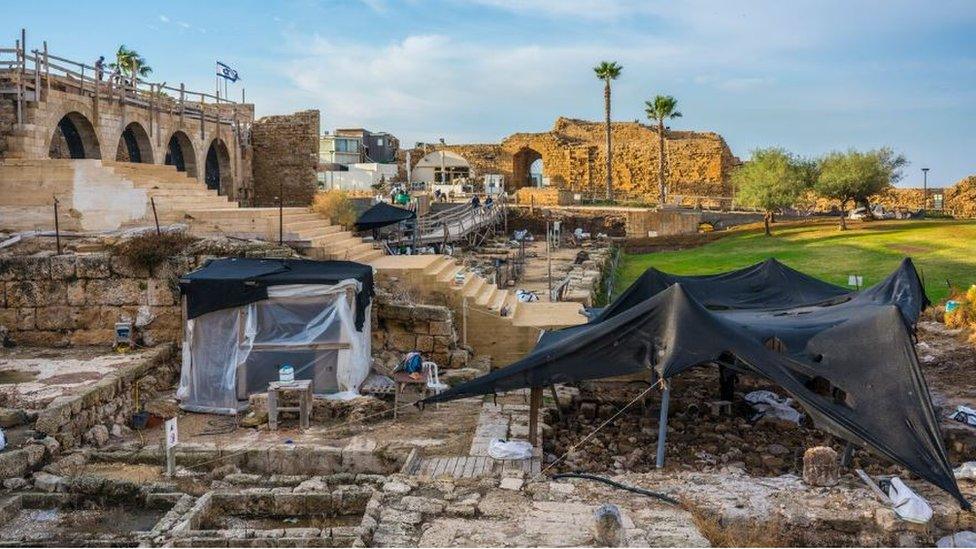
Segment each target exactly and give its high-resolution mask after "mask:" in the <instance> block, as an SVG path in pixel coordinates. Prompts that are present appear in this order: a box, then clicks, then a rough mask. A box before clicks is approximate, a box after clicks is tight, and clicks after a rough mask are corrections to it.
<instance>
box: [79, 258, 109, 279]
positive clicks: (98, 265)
mask: <svg viewBox="0 0 976 549" xmlns="http://www.w3.org/2000/svg"><path fill="white" fill-rule="evenodd" d="M76 265H77V276H78V278H86V279H90V278H108V277H110V276H112V268H111V265H110V261H109V257H108V255H105V254H84V255H79V256H77V259H76Z"/></svg>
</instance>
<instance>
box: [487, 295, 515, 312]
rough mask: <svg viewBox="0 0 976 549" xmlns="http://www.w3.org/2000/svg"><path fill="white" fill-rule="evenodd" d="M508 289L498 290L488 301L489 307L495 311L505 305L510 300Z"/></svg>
mask: <svg viewBox="0 0 976 549" xmlns="http://www.w3.org/2000/svg"><path fill="white" fill-rule="evenodd" d="M510 293H511V292H509V291H508V290H498V291H497V292H495V295H493V296H492V298H491V301H489V302H488V308H489V309H491V310H493V311H499V310H501V308H502V307H503V306H504V305H505V302H506V301H507V300H508V294H510Z"/></svg>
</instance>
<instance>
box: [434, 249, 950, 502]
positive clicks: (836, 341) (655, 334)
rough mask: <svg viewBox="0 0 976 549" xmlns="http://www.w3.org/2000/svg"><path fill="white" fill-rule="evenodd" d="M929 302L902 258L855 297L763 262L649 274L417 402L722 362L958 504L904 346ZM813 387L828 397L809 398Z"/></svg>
mask: <svg viewBox="0 0 976 549" xmlns="http://www.w3.org/2000/svg"><path fill="white" fill-rule="evenodd" d="M928 304H929V300H928V298H927V297H926V296H925V292H924V290H923V288H922V284H921V280H920V279H919V276H918V273H917V272H916V270H915V267H914V265H913V264H912V262H911V260H910V259H907V258H906V259H905V260H903V261H902V263H901V265H900V266H899V267H898V269H897V270H896V271H894V272H893V273H891V274H890V275H889V276H888V277H887V278H885V279H884V280H883V281H881V282H879V283H878V284H876V285H874V286H872V287H870V288H868V289H865V290H863V291H860V292H851V291H848V290H846V289H844V288H841V287H838V286H834V285H831V284H828V283H826V282H823V281H820V280H817V279H815V278H812V277H810V276H807V275H805V274H803V273H800V272H798V271H795V270H793V269H791V268H789V267H787V266H785V265H783V264H781V263H779V262H778V261H776V260H772V259H771V260H767V261H765V262H763V263H759V264H756V265H753V266H751V267H746V268H744V269H740V270H737V271H731V272H727V273H722V274H718V275H708V276H676V275H671V274H667V273H663V272H661V271H658V270H656V269H649V270H648V271H647V272H645V273H644V274H643V275H642V276H641V277H640V278H639V279H638V280H637V281H636V282H635V283H634V284H633V285H632V286H631V287H630V288H628V289H627V290H626V291H625V292H624V293H623V294H622V295H621V296H620V297H619V298H618V299H617V300H615V301H614V302H613V303H612V304H611V305H610V306H608V307H607V308H606V309H604V310H603V311H602V312H601V313H600V314H599V315H598V316H597V317H596V318H594V319H593V320H591V321H590V322H589V323H587V324H583V325H581V326H575V327H572V328H567V329H563V330H558V331H553V332H547V333H545V334H544V335H543V337H542V338H541V339H540V341H539V343H538V344H537V346H536V348H535V349H534V350H533V351H532V352H531V353H530V354H529V355H527V356H526V357H525V358H523V359H522V360H519V361H518V362H516V363H514V364H511V365H510V366H507V367H505V368H502V369H499V370H496V371H494V372H491V373H489V374H487V375H485V376H482V377H480V378H477V379H474V380H471V381H469V382H467V383H463V384H460V385H458V386H456V387H453V388H452V389H450V390H448V391H445V392H444V393H442V394H441V395H438V396H434V397H431V398H429V399H428V401H430V402H437V401H444V400H452V399H456V398H463V397H468V396H475V395H483V394H492V393H496V392H501V391H509V390H513V389H521V388H526V387H545V386H548V385H551V384H554V383H576V382H579V381H583V380H587V379H598V378H606V377H613V376H619V375H626V374H634V373H637V372H641V371H646V372H647V374H648V378H649V380H651V379H652V378H663V379H668V378H671V377H672V376H675V375H677V374H680V373H681V372H683V371H685V370H687V369H689V368H691V367H694V366H697V365H702V364H717V363H720V362H721V361H723V357H729V356H731V357H734V359H735V365H736V367H737V368H739V369H742V370H745V371H748V372H751V373H754V374H756V375H759V376H762V377H764V378H766V379H769V380H771V381H773V382H775V383H776V384H778V385H779V386H780V387H782V388H783V389H784V390H785V391H787V392H788V393H789V394H790V395H791V396H793V397H794V398H795V399H796V400H797V401H798V402H799V403H800V404H801V405H802V406H803V407H804V408H805V409H806V411H807V412H808V413H809V414H810V416H811V418H812V419H813V420H814V422H815V424H816V425H817V427H818V428H821V429H823V430H825V431H827V432H830V433H831V434H834V435H836V436H838V437H840V438H842V439H844V440H847V441H849V442H851V443H854V444H857V445H860V446H863V447H866V448H870V449H871V450H873V451H874V452H876V453H877V454H879V455H881V456H884V457H885V458H887V459H889V460H891V461H893V462H895V463H898V464H900V465H902V466H904V467H905V468H907V469H908V470H910V471H912V472H913V473H914V474H916V475H918V476H919V477H921V478H923V479H925V480H927V481H929V482H931V483H932V484H934V485H936V486H938V487H940V488H942V489H943V490H945V491H947V492H948V493H950V494H951V495H952V496H953V497H955V498H956V499H957V500H958V501H959V503H960V504H961V505H962V506H963V507H964V508H967V509H968V508H969V503H968V502H967V501H966V500H965V499H964V498H963V496H962V494H961V493H960V492H959V488H958V486H957V484H956V481H955V478H954V477H953V474H952V468H951V466H950V465H949V461H948V458H947V456H946V451H945V447H944V444H943V442H942V438H941V432H940V430H939V425H938V420H937V418H936V415H935V412H934V410H933V408H932V403H931V399H930V397H929V392H928V388H927V386H926V384H925V380H924V378H923V376H922V372H921V368H920V366H919V363H918V357H917V356H916V354H915V346H914V343H913V340H912V331H911V330H912V325H913V324H914V322H915V321H916V320H917V319H918V316H919V314H920V313H921V311H922V310H923V309H924V308H925V307H926V306H927V305H928ZM770 338H776V339H777V340H779V342H780V343H781V344H780V345H777V346H776V347H778V350H773V349H771V348H769V347H768V346H767V343H768V342H769V340H770ZM815 380H826V381H827V382H829V384H830V386H831V391H829V392H827V393H828V394H821V392H818V391H816V390H815V389H814V386H815V385H816V384H815V383H813V382H814V381H815Z"/></svg>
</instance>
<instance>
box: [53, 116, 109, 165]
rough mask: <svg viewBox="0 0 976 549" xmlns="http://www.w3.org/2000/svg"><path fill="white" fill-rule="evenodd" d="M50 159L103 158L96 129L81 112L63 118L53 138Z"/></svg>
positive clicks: (55, 129)
mask: <svg viewBox="0 0 976 549" xmlns="http://www.w3.org/2000/svg"><path fill="white" fill-rule="evenodd" d="M48 157H50V158H75V159H80V158H101V157H102V153H101V150H100V149H99V147H98V136H96V135H95V127H94V126H92V123H91V122H90V121H89V120H88V119H87V118H85V115H83V114H81V113H80V112H69V113H68V114H66V115H64V116H63V117H61V120H60V121H58V125H57V127H55V128H54V134H53V135H52V136H51V146H50V147H48Z"/></svg>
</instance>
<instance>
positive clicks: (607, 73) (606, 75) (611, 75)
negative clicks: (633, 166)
mask: <svg viewBox="0 0 976 549" xmlns="http://www.w3.org/2000/svg"><path fill="white" fill-rule="evenodd" d="M623 69H624V68H623V67H622V66H620V65H618V64H617V63H616V62H615V61H601V62H600V64H599V65H597V66H595V67H593V72H595V73H596V77H597V78H599V79H600V80H603V107H604V111H605V113H606V117H607V200H613V182H612V181H611V178H610V174H611V171H612V170H611V169H612V168H613V155H612V154H610V81H611V80H616V79H617V77H618V76H620V71H622V70H623Z"/></svg>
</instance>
